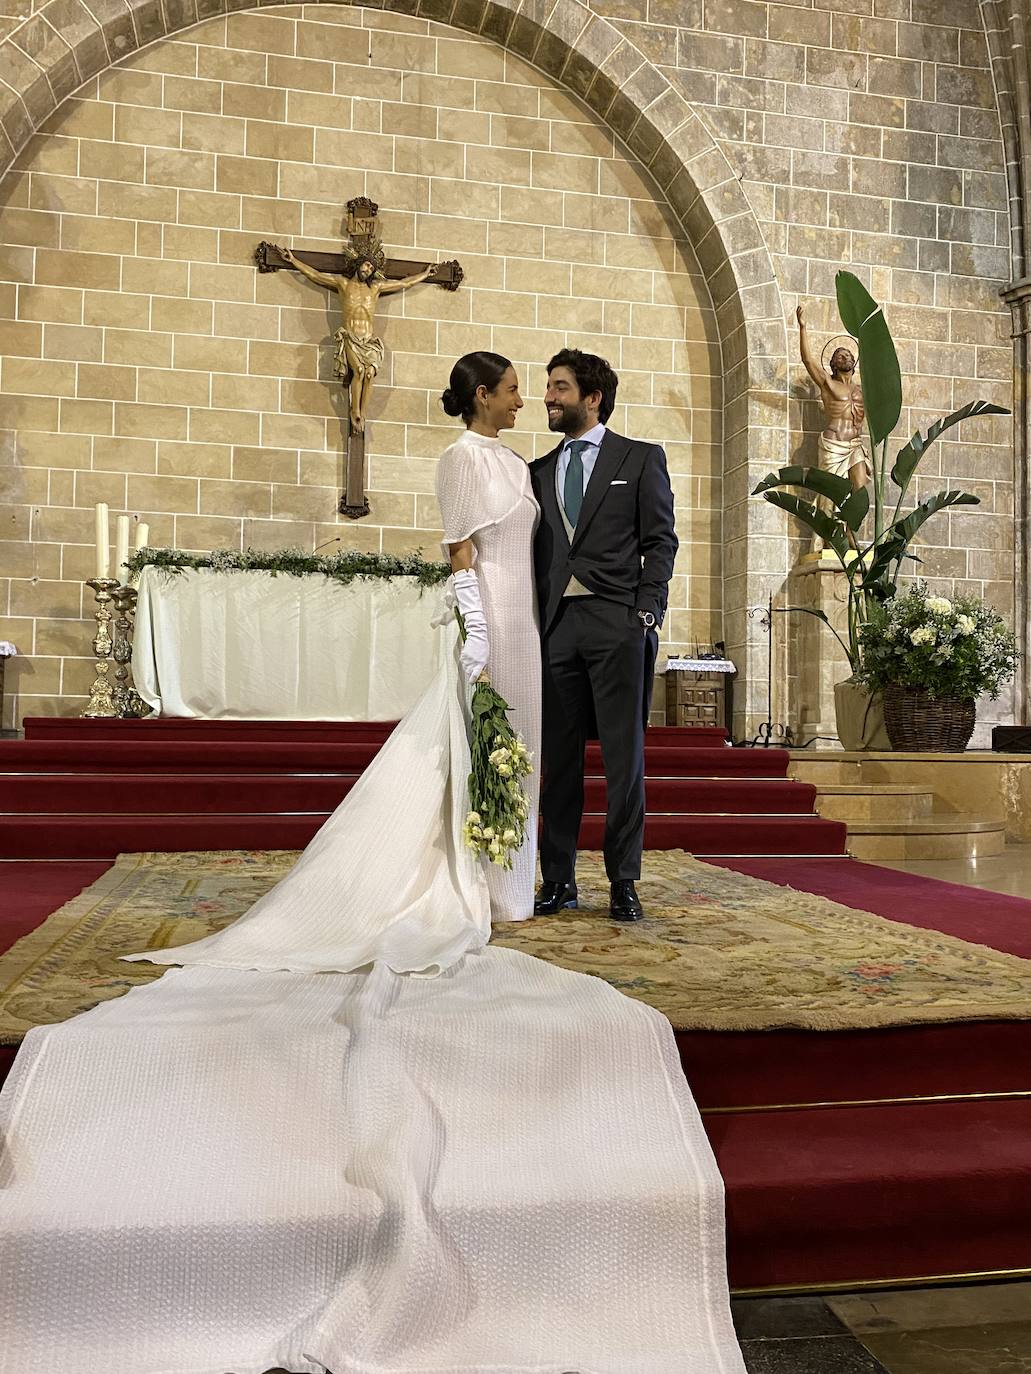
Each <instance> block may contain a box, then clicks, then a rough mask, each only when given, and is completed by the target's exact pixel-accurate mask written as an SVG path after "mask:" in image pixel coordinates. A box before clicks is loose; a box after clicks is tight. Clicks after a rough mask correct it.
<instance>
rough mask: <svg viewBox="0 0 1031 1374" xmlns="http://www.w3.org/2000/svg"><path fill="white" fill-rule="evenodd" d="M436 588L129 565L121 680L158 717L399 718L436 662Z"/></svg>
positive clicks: (397, 581) (406, 580)
mask: <svg viewBox="0 0 1031 1374" xmlns="http://www.w3.org/2000/svg"><path fill="white" fill-rule="evenodd" d="M440 597H441V591H440V589H439V588H427V589H426V590H425V591H424V590H423V589H422V588H420V587H419V585H418V584H417V583H416V582H415V580H414V578H410V577H397V578H390V579H385V578H373V579H369V580H368V581H361V580H356V581H354V582H352V583H351V584H350V585H349V586H346V587H345V586H343V585H342V584H341V583H339V582H334V581H333V580H332V579H331V578H328V577H323V576H322V575H321V574H313V575H311V576H310V577H288V576H286V575H285V574H282V573H281V574H279V575H278V576H277V577H273V576H272V574H271V573H267V572H230V573H218V572H213V571H212V570H211V569H210V568H198V569H195V570H190V571H187V572H183V573H179V574H177V575H174V576H170V575H169V574H167V573H162V572H161V571H159V570H158V569H157V568H144V570H143V572H142V574H141V575H140V586H139V600H138V602H137V604H136V628H135V633H134V636H133V651H132V652H133V659H132V668H133V678H134V679H135V682H136V690H137V691H138V692H139V694H140V696H141V697H142V698H143V700H144V701H145V702H146V703H147V705H148V706H150V707H152V708H153V709H154V710H155V711H159V712H160V713H161V714H163V715H166V716H189V717H196V718H199V719H208V720H399V719H400V718H401V716H403V715H404V713H405V712H406V711H407V710H408V708H409V707H410V706H411V705H412V703H413V702H414V701H415V700H416V698H417V697H418V696H419V694H420V692H421V691H422V690H423V688H424V687H425V686H426V684H427V683H428V682H429V681H430V679H431V678H432V676H433V674H434V673H435V672H436V670H437V668H438V667H439V666H440V647H441V644H440V636H439V635H436V634H434V633H433V632H432V631H431V630H430V629H429V628H428V626H429V621H430V618H431V616H432V613H433V608H434V607H435V606H436V605H438V604H439V602H440Z"/></svg>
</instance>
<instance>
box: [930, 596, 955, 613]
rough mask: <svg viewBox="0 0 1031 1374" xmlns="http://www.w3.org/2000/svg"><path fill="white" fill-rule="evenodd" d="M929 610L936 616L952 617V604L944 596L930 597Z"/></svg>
mask: <svg viewBox="0 0 1031 1374" xmlns="http://www.w3.org/2000/svg"><path fill="white" fill-rule="evenodd" d="M927 609H928V610H929V611H933V612H934V613H935V615H950V614H951V612H952V602H951V601H946V599H945V597H944V596H929V597H928V598H927Z"/></svg>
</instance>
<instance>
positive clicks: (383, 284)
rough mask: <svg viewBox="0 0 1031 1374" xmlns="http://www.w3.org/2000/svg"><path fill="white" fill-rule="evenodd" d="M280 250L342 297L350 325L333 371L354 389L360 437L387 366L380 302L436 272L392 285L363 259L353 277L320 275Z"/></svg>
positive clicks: (340, 338) (339, 340)
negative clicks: (378, 321)
mask: <svg viewBox="0 0 1031 1374" xmlns="http://www.w3.org/2000/svg"><path fill="white" fill-rule="evenodd" d="M276 247H277V249H278V251H279V253H280V254H282V256H283V257H284V258H285V259H286V261H287V262H288V263H289V264H290V265H291V267H296V268H297V270H298V272H300V273H301V274H302V276H305V277H307V278H308V280H309V281H313V282H315V284H316V285H317V286H325V287H327V288H328V289H329V290H330V291H335V292H336V293H337V295H338V296H339V297H340V308H341V312H342V314H343V320H344V322H343V324H342V325H341V326H340V328H339V329H338V330H337V331H336V333H335V334H334V336H333V337H334V338H335V339H336V344H337V349H336V357H335V358H334V360H333V370H334V372H335V373H336V375H337V376H338V377H339V378H340V380H341V381H342V382H343V383H344V384H345V386H347V387H348V388H349V396H350V417H351V430H352V432H353V433H356V434H360V433H361V432H362V431H363V430H364V429H365V418H366V415H367V414H368V409H369V400H370V398H371V396H372V387H373V383H374V382H375V380H376V373H377V372H378V371H379V369H380V367H381V366H382V363H383V340H382V339H380V338H378V337H377V336H376V335H375V334H374V333H373V320H374V317H375V314H376V302H377V301H378V300H379V298H380V296H389V295H391V294H392V293H393V292H395V291H403V290H404V289H405V287H408V286H415V285H416V284H417V283H418V282H421V281H425V280H426V278H427V277H428V276H429V275H430V274H431V273H432V272H434V271H435V270H436V268H435V266H434V265H433V264H431V265H430V266H429V267H427V268H426V269H425V270H424V271H422V272H417V273H416V274H415V275H414V276H412V277H402V278H400V279H399V280H398V281H388V280H387V279H386V278H385V277H384V275H383V273H382V272H381V271H380V270H379V268H378V267H377V265H376V262H375V261H374V260H373V259H372V258H369V257H358V258H357V259H356V260H355V262H354V264H353V268H352V272H350V273H348V274H347V275H346V276H344V275H339V274H337V273H335V272H317V271H316V270H315V268H314V267H309V266H308V264H307V263H306V262H302V261H301V259H300V258H297V257H294V255H293V253H292V252H291V251H290V249H289V248H279V246H278V244H277V245H276Z"/></svg>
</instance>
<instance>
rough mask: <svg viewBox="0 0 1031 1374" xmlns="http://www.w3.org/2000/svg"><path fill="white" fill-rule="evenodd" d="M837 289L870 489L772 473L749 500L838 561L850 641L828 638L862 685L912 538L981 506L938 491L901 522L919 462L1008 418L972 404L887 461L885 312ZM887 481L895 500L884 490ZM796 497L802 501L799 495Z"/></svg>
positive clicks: (801, 472) (855, 281)
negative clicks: (940, 518) (954, 513)
mask: <svg viewBox="0 0 1031 1374" xmlns="http://www.w3.org/2000/svg"><path fill="white" fill-rule="evenodd" d="M835 288H836V291H837V299H838V313H839V315H840V316H841V320H842V323H843V324H844V326H845V328H846V329H847V330H848V332H849V333H850V334H851V335H852V336H853V337H854V338H855V339H857V340H858V342H859V355H860V359H861V364H862V374H863V375H862V387H863V401H864V404H865V406H866V420H867V428H868V430H869V438H870V466H871V468H872V473H873V475H872V479H871V484H870V488H869V489H867V488H865V487H862V488H859V489H858V490H857V489H855V488H853V486H852V484H851V482H850V481H849V479H848V478H847V477H838V476H836V475H835V474H834V473H832V472H827V471H825V470H824V469H823V468H812V467H802V466H800V465H795V466H792V467H786V468H780V469H779V471H777V472H771V473H769V474H768V475H767V476H766V477H764V478H763V480H762V481H761V482H760V483H759V485H758V486H757V487H756V488H755V490H754V492H753V493H752V494H753V496H762V497H763V498H764V499H765V500H767V501H769V502H770V504H771V505H774V506H777V507H779V508H780V509H781V510H784V511H787V512H788V513H789V514H791V515H794V516H796V517H797V518H798V519H799V520H800V521H801V522H802V524H803V525H805V526H807V527H808V528H809V529H810V530H812V531H813V533H814V534H817V535H819V536H820V537H821V538H822V539H823V540H824V542H825V543H826V545H827V547H828V548H831V549H833V550H834V552H835V553H836V554H837V555H838V557H839V558H840V559H841V562H842V566H843V568H844V571H845V575H846V577H847V578H848V629H847V638H842V637H841V636H840V635H837V631H833V632H834V633H835V635H837V638H838V640H839V642H840V643H841V646H842V648H843V649H844V650H845V653H846V654H847V655H848V661H849V665H850V667H851V669H852V676H853V680H859V674H860V672H861V670H862V665H863V655H864V654H865V652H866V650H867V647H868V645H869V643H870V641H869V639H867V638H865V637H864V636H863V634H862V631H863V627H864V626H865V625H867V624H868V623H869V622H870V620H871V617H872V616H873V615H874V613H875V611H876V608H877V607H879V606H882V605H883V604H884V603H885V602H886V601H888V600H889V599H890V598H891V597H893V596H894V595H895V591H896V588H897V586H898V579H899V574H900V571H901V569H902V565H903V562H904V561H905V560H907V559H908V560H911V561H912V562H915V563H919V561H920V560H919V558H917V556H916V555H915V554H914V553H911V552H910V544H911V543H912V541H913V539H914V537H915V536H916V534H917V533H918V531H919V530H920V529H921V528H922V526H923V525H924V524H925V523H926V522H927V521H928V520H929V519H930V518H931V516H932V515H935V514H936V513H937V512H938V511H940V510H947V509H948V508H949V507H950V506H976V505H978V504H979V498H978V497H976V496H973V495H971V494H970V493H968V492H964V491H956V490H946V491H939V492H935V494H934V495H933V496H928V497H926V498H925V499H924V500H923V501H919V502H917V504H916V505H915V506H914V507H913V509H912V510H911V511H909V512H908V513H906V514H905V515H904V514H903V513H902V507H903V504H904V503H905V501H906V497H907V494H908V492H909V487H910V484H911V483H912V481H913V477H914V475H915V473H916V470H917V467H918V466H919V464H920V462H921V460H922V459H923V457H924V454H925V453H926V452H927V450H928V449H929V448H930V447H931V445H932V444H933V443H934V441H935V440H936V439H937V438H939V437H940V435H942V434H943V433H944V432H945V431H946V430H947V429H950V428H951V427H952V426H953V425H957V424H959V423H960V422H961V421H962V420H966V419H969V418H972V417H974V416H979V415H1008V414H1009V413H1010V412H1009V411H1008V410H1007V409H1006V407H1005V406H999V405H995V404H993V403H991V402H989V401H970V402H968V403H967V404H966V405H965V406H962V407H961V408H960V409H959V410H956V411H953V413H952V414H951V415H946V416H945V417H944V418H943V419H940V420H935V422H934V423H933V424H932V425H931V426H930V428H929V429H928V430H927V432H926V433H921V431H920V430H917V431H916V433H915V434H914V435H913V437H912V438H911V439H910V440H909V442H908V443H907V444H905V445H903V447H902V448H901V449H899V451H898V453H896V455H895V459H894V462H892V460H891V458H890V457H889V454H888V443H889V440H890V438H891V434H892V431H893V430H894V428H895V425H896V424H897V423H898V419H899V415H900V414H901V413H902V374H901V370H900V368H899V360H898V355H897V353H896V351H895V343H894V341H893V339H892V337H891V331H890V330H889V328H888V325H887V321H886V320H885V318H884V312H883V311H882V310H881V307H880V306H879V305H878V304H877V302H876V301H875V300H874V299H873V297H872V296H871V295H870V293H869V291H867V289H866V287H865V286H864V285H863V283H862V282H861V281H860V280H859V278H858V277H856V276H855V275H854V274H853V273H852V272H845V271H841V272H838V274H837V276H836V277H835ZM889 477H890V479H891V483H892V486H893V487H894V488H895V489H896V490H895V492H892V491H891V490H890V488H889V486H888V480H889ZM798 490H801V491H802V492H803V493H805V496H807V497H809V499H804V498H803V497H801V496H798V495H796V494H795V493H796V492H797V491H798ZM871 493H872V506H873V530H872V533H867V534H866V535H865V536H864V535H863V534H862V532H861V531H862V527H863V525H864V523H865V521H866V518H867V516H868V515H869V513H870V509H871ZM819 496H823V497H826V498H827V499H828V501H829V503H830V510H823V509H821V508H820V507H819V506H817V504H816V501H815V499H814V498H816V497H819ZM782 609H785V610H791V611H799V612H801V613H804V614H807V615H814V616H816V617H817V618H818V619H819V620H822V621H823V622H824V623H825V624H826V625H830V621H829V620H828V619H827V616H826V615H825V614H824V613H823V612H822V611H819V610H814V609H812V608H810V607H805V606H792V607H784V608H782ZM831 628H832V630H833V627H831Z"/></svg>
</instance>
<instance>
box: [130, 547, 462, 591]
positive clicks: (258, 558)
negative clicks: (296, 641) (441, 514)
mask: <svg viewBox="0 0 1031 1374" xmlns="http://www.w3.org/2000/svg"><path fill="white" fill-rule="evenodd" d="M128 568H129V575H130V576H131V577H136V576H138V575H139V573H140V572H142V570H143V569H144V568H160V569H161V570H162V572H167V573H173V574H178V573H182V572H186V571H187V570H188V569H191V568H211V569H213V570H214V571H215V572H268V573H271V574H272V576H273V577H275V576H276V575H277V574H278V573H283V574H285V575H286V576H288V577H307V576H309V574H311V573H322V574H323V576H324V577H331V578H332V579H333V581H334V582H341V583H343V584H344V585H345V586H346V585H347V584H348V583H349V582H353V581H354V580H355V579H356V578H362V579H368V578H376V577H382V578H388V577H413V578H415V580H416V582H418V584H419V586H420V587H435V586H436V585H437V584H438V583H440V582H443V581H445V580H446V579H447V578H449V577H450V576H451V568H450V566H449V565H448V564H447V563H430V562H428V561H427V560H426V559H425V558H423V556H422V554H421V553H410V554H406V555H404V557H401V558H395V557H394V556H393V555H391V554H386V553H359V552H358V551H357V550H355V549H342V550H341V551H340V552H339V553H332V554H330V555H329V556H328V557H325V558H324V557H322V556H321V555H320V554H317V553H305V552H304V550H303V549H274V550H266V549H243V550H242V551H241V550H240V549H212V551H211V552H210V553H186V552H185V551H184V550H183V549H137V550H136V552H135V553H134V554H133V555H132V557H131V558H130V559H129V561H128Z"/></svg>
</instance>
